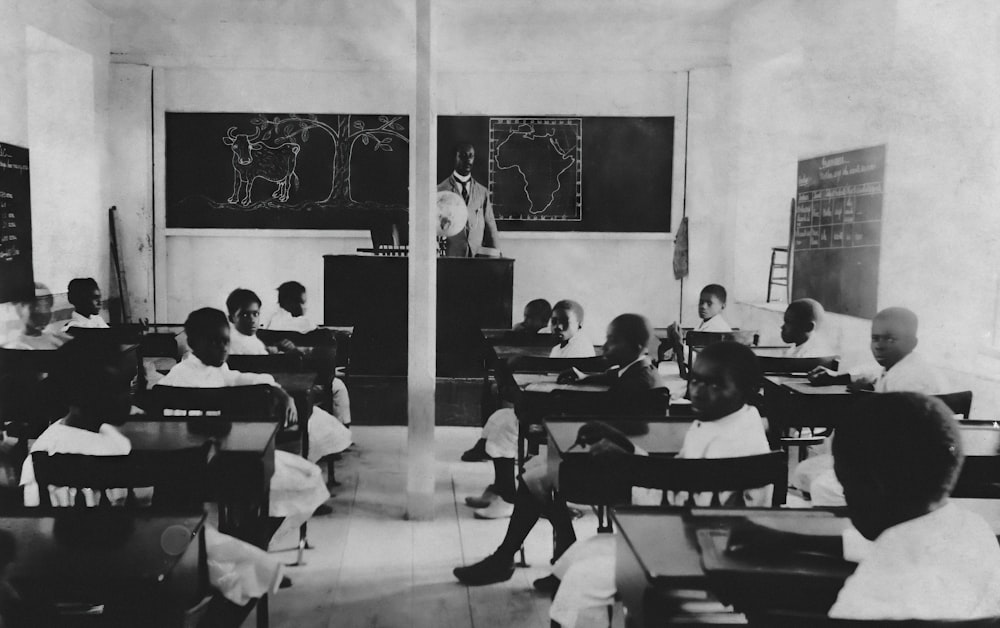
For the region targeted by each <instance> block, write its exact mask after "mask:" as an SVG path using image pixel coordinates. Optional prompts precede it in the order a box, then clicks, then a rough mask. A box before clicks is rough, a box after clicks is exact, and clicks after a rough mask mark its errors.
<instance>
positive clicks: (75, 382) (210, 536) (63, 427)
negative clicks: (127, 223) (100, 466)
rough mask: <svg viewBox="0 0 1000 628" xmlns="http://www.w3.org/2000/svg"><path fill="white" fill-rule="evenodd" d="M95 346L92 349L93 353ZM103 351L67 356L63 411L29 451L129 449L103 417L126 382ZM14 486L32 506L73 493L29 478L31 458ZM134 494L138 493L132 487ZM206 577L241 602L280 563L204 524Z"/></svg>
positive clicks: (115, 412) (264, 584)
mask: <svg viewBox="0 0 1000 628" xmlns="http://www.w3.org/2000/svg"><path fill="white" fill-rule="evenodd" d="M100 351H101V350H100V348H99V347H97V348H96V352H97V353H99V352H100ZM111 357H113V356H108V355H104V356H101V355H93V354H92V353H90V350H89V349H87V348H81V349H79V350H77V351H73V352H71V353H70V354H67V359H66V362H65V364H64V365H63V366H62V369H61V370H62V372H60V373H56V374H54V378H55V379H56V380H57V381H58V382H59V384H58V388H59V389H60V391H61V392H62V393H63V395H62V396H64V397H65V400H66V402H67V405H68V406H69V412H68V414H67V415H66V416H65V417H63V418H62V419H60V420H59V421H56V422H55V423H53V424H52V425H50V426H49V427H48V429H46V430H45V431H44V432H43V433H42V434H41V435H40V436H39V437H38V439H37V440H36V441H35V442H34V444H32V446H31V451H32V452H37V451H44V452H48V453H49V454H84V455H88V456H124V455H127V454H129V453H130V452H131V450H132V446H131V443H129V441H128V439H127V438H126V437H125V436H124V435H122V434H121V432H119V431H118V430H117V429H115V428H114V427H112V426H111V425H110V424H108V423H106V422H105V421H113V422H117V421H119V420H121V419H122V418H124V417H126V416H127V415H128V412H129V406H130V405H131V403H130V397H129V380H128V377H127V376H123V375H122V373H121V371H119V370H118V369H116V368H114V367H111V366H102V365H105V364H113V362H112V361H111V359H110V358H111ZM20 484H21V486H22V488H23V490H24V505H25V506H38V505H39V503H40V496H39V490H47V491H48V493H49V496H50V500H51V503H52V504H53V505H54V506H64V507H66V506H72V505H73V504H74V500H75V495H73V494H71V490H70V489H68V488H67V487H54V486H48V487H44V488H43V487H39V486H38V484H37V483H36V481H35V473H34V464H33V461H32V459H31V456H28V457H27V458H26V459H25V460H24V464H23V466H22V469H21V480H20ZM136 492H137V497H138V496H140V495H139V494H140V493H141V492H142V491H140V490H137V491H136ZM106 493H107V495H108V497H109V498H110V499H111V500H112V502H113V503H116V504H117V503H120V501H121V500H123V499H124V498H125V496H126V494H127V491H126V490H125V489H108V490H107V491H106ZM83 495H84V499H85V501H86V503H87V505H88V506H96V505H97V503H98V495H95V494H94V492H93V491H91V490H90V489H83ZM146 496H147V497H148V496H149V493H148V492H146ZM205 545H206V551H207V558H208V568H209V572H208V573H209V581H210V582H211V584H212V586H214V587H215V588H217V589H218V590H219V591H220V592H221V593H222V594H223V595H224V596H225V597H226V598H227V599H228V600H230V601H232V602H233V603H235V604H240V605H243V604H246V603H247V602H248V601H250V599H252V598H256V597H260V596H261V595H264V594H266V593H269V592H274V591H276V590H277V588H278V585H279V583H280V582H281V572H282V569H283V566H282V563H281V562H280V561H279V560H277V559H276V558H274V557H272V556H270V555H268V553H267V552H265V551H263V550H261V549H259V548H257V547H254V546H253V545H250V544H248V543H244V542H243V541H240V540H238V539H235V538H233V537H230V536H229V535H226V534H222V533H220V532H219V531H218V530H216V529H215V528H214V527H212V526H206V528H205Z"/></svg>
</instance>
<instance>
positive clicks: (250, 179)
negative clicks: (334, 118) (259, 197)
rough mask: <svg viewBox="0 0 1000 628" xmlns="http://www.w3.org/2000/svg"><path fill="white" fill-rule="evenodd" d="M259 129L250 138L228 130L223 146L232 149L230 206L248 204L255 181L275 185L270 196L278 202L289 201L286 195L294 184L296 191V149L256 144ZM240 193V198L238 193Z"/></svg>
mask: <svg viewBox="0 0 1000 628" xmlns="http://www.w3.org/2000/svg"><path fill="white" fill-rule="evenodd" d="M259 137H260V129H259V128H258V129H257V133H255V134H254V136H253V137H251V136H250V135H248V134H246V133H236V127H234V126H231V127H229V131H227V132H226V137H224V138H222V141H223V143H225V144H226V145H227V146H232V147H233V195H232V196H230V197H229V202H230V203H239V204H240V205H243V206H246V205H249V204H250V192H251V190H252V189H253V183H254V181H256V180H257V179H265V180H267V181H273V182H274V183H277V184H278V189H276V190H275V191H274V193H273V194H271V196H272V197H273V198H276V199H278V200H279V201H281V202H283V203H284V202H285V201H287V200H288V191H289V188H290V187H291V185H292V183H293V180H294V183H295V188H296V189H298V187H299V175H297V174H295V160H296V157H297V156H298V154H299V145H298V144H296V143H295V142H286V143H284V144H281V145H280V146H268V145H266V144H264V142H261V141H258V138H259ZM241 192H242V198H240V196H241V195H240V193H241Z"/></svg>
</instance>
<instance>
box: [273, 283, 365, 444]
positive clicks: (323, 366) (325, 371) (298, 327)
mask: <svg viewBox="0 0 1000 628" xmlns="http://www.w3.org/2000/svg"><path fill="white" fill-rule="evenodd" d="M254 296H255V297H256V296H257V295H254ZM306 301H307V299H306V288H305V286H303V285H302V284H300V283H299V282H297V281H286V282H285V283H283V284H281V285H280V286H278V311H277V312H275V313H274V314H273V315H271V318H270V320H268V322H267V329H269V330H273V331H294V332H298V333H300V334H307V333H309V332H311V331H313V330H315V329H316V328H317V327H316V325H315V324H314V323H313V322H312V321H311V320H309V318H307V317H306V314H305V312H306ZM257 303H258V309H259V307H260V305H259V304H260V299H257ZM332 344H333V343H331V345H332ZM277 350H278V351H280V352H282V353H298V354H299V355H301V356H302V357H303V358H305V359H306V360H307V361H308V363H309V364H310V365H311V366H313V367H315V368H316V370H317V373H318V375H319V378H318V379H321V380H322V382H323V384H322V386H323V388H324V392H325V394H326V396H327V397H328V400H329V410H330V413H331V414H333V416H335V417H337V419H338V420H339V421H340V422H341V423H343V424H344V425H350V424H351V398H350V395H349V394H348V392H347V386H346V385H345V384H344V382H343V380H341V379H339V378H337V376H336V369H337V365H336V359H337V354H336V350H335V349H334V348H333V346H331V347H297V346H295V344H294V343H293V342H292V341H290V340H287V339H286V340H282V341H281V342H279V343H278V345H277ZM324 403H325V402H324Z"/></svg>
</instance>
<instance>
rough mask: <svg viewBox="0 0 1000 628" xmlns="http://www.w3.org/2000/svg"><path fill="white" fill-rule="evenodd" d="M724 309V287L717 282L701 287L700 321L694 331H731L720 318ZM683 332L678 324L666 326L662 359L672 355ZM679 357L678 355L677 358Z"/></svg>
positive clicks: (667, 358) (699, 301)
mask: <svg viewBox="0 0 1000 628" xmlns="http://www.w3.org/2000/svg"><path fill="white" fill-rule="evenodd" d="M724 309H726V289H725V288H723V287H722V286H720V285H719V284H717V283H710V284H708V285H707V286H705V287H704V288H702V289H701V294H700V295H699V296H698V317H699V318H700V319H701V321H700V322H699V323H698V326H697V327H695V328H694V331H714V332H726V331H732V330H733V328H732V327H730V326H729V323H727V322H726V319H724V318H722V310H724ZM683 337H684V332H683V330H682V329H681V326H680V324H678V323H676V322H674V323H671V324H670V326H669V327H667V339H666V340H665V341H664V342H663V343H661V345H660V346H661V351H662V353H663V356H662V357H663V359H664V360H669V359H671V358H672V357H673V347H674V346H675V345H677V344H679V341H680V340H683ZM677 359H678V360H679V359H681V358H680V357H678V358H677Z"/></svg>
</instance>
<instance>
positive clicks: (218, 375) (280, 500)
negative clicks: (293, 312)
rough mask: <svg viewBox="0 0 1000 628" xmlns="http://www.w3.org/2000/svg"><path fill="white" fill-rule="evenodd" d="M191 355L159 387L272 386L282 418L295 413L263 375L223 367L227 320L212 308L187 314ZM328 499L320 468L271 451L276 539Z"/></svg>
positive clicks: (293, 405) (272, 499) (284, 453)
mask: <svg viewBox="0 0 1000 628" xmlns="http://www.w3.org/2000/svg"><path fill="white" fill-rule="evenodd" d="M184 331H185V332H186V333H187V337H188V344H189V345H190V347H191V353H189V354H188V355H186V356H184V359H183V360H181V361H180V362H179V363H178V364H177V365H176V366H174V367H173V368H172V369H170V372H169V373H167V375H166V376H165V377H164V378H163V379H161V380H160V381H159V382H157V384H156V385H157V386H179V387H186V388H226V387H230V386H253V385H256V384H270V385H271V386H274V387H275V388H276V389H277V390H278V391H279V395H280V398H281V401H282V402H283V404H284V406H285V408H286V417H287V418H289V420H292V417H294V416H295V404H294V403H293V402H292V401H291V398H290V397H289V396H288V393H286V392H285V391H284V390H282V389H281V387H280V386H278V385H277V383H276V382H275V381H274V378H273V377H272V376H270V375H268V374H266V373H241V372H239V371H234V370H231V369H230V368H229V366H228V365H226V357H227V356H228V355H229V321H228V320H226V315H225V314H223V313H222V312H220V311H219V310H216V309H215V308H210V307H206V308H202V309H200V310H195V311H194V312H191V314H190V315H189V316H188V318H187V320H186V321H185V322H184ZM329 498H330V492H329V491H328V490H327V488H326V484H325V483H324V481H323V472H322V471H321V470H320V468H319V467H317V466H316V465H315V464H313V463H311V462H309V461H307V460H305V459H304V458H302V457H301V456H296V455H294V454H290V453H288V452H286V451H275V452H274V475H273V476H272V477H271V495H270V513H269V514H270V516H272V517H284V518H285V520H284V521H283V522H282V526H281V528H280V529H279V530H278V532H276V533H275V536H274V539H272V543H273V542H274V540H275V539H278V538H280V537H281V536H283V535H284V534H285V533H287V532H290V531H291V530H294V529H296V528H298V527H299V526H300V525H301V524H303V523H305V521H306V520H307V519H309V517H311V516H312V514H313V512H315V511H316V509H317V508H319V507H320V506H322V505H323V504H324V502H326V500H328V499H329Z"/></svg>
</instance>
